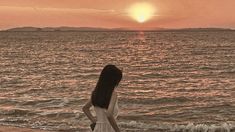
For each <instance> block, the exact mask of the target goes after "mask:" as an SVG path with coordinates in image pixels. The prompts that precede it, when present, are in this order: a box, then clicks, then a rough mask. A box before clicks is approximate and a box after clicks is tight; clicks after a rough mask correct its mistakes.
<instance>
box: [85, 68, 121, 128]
mask: <svg viewBox="0 0 235 132" xmlns="http://www.w3.org/2000/svg"><path fill="white" fill-rule="evenodd" d="M121 79H122V71H121V70H119V69H118V68H117V67H116V66H114V65H107V66H105V67H104V69H103V70H102V72H101V74H100V77H99V80H98V82H97V84H96V87H95V90H94V91H93V92H92V95H91V99H90V100H89V101H88V102H87V103H86V104H85V106H84V107H83V111H84V113H85V114H86V116H87V117H88V118H89V119H90V120H91V122H92V124H93V125H95V128H94V131H93V132H120V130H119V128H118V126H117V123H116V120H115V119H116V117H117V113H118V106H117V102H118V100H117V93H116V92H115V87H116V86H118V84H119V82H120V81H121ZM92 105H93V106H94V110H95V113H96V118H95V117H94V116H93V115H92V114H91V111H90V107H91V106H92ZM91 126H92V125H91Z"/></svg>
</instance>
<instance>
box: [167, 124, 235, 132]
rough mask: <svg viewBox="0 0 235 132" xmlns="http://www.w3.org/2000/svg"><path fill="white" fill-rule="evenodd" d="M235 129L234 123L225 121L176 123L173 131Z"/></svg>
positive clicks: (189, 131)
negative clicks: (218, 122)
mask: <svg viewBox="0 0 235 132" xmlns="http://www.w3.org/2000/svg"><path fill="white" fill-rule="evenodd" d="M234 130H235V125H234V124H228V123H223V124H221V125H214V124H213V125H206V124H196V125H194V124H193V123H189V124H187V125H175V126H174V127H172V128H171V131H172V132H232V131H234Z"/></svg>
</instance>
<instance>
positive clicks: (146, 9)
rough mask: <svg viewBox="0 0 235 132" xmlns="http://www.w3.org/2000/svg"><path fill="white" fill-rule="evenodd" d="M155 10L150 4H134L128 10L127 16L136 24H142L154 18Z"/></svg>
mask: <svg viewBox="0 0 235 132" xmlns="http://www.w3.org/2000/svg"><path fill="white" fill-rule="evenodd" d="M154 13H155V8H154V6H153V5H151V4H150V3H146V2H142V3H135V4H133V5H132V6H131V7H130V8H129V9H128V14H129V15H130V16H131V17H132V18H133V19H134V20H136V21H137V22H139V23H144V22H146V21H148V20H149V19H151V18H152V17H153V16H154Z"/></svg>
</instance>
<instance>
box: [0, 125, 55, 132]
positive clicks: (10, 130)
mask: <svg viewBox="0 0 235 132" xmlns="http://www.w3.org/2000/svg"><path fill="white" fill-rule="evenodd" d="M0 132H53V131H46V130H41V129H34V128H24V127H16V126H7V125H0Z"/></svg>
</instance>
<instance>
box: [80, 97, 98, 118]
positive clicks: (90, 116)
mask: <svg viewBox="0 0 235 132" xmlns="http://www.w3.org/2000/svg"><path fill="white" fill-rule="evenodd" d="M91 106H92V103H91V99H89V101H88V102H87V103H86V104H85V105H84V106H83V108H82V110H83V112H84V113H85V114H86V116H87V117H88V118H89V119H90V120H91V122H92V123H96V119H95V117H94V116H93V115H92V114H91V111H90V108H91Z"/></svg>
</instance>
